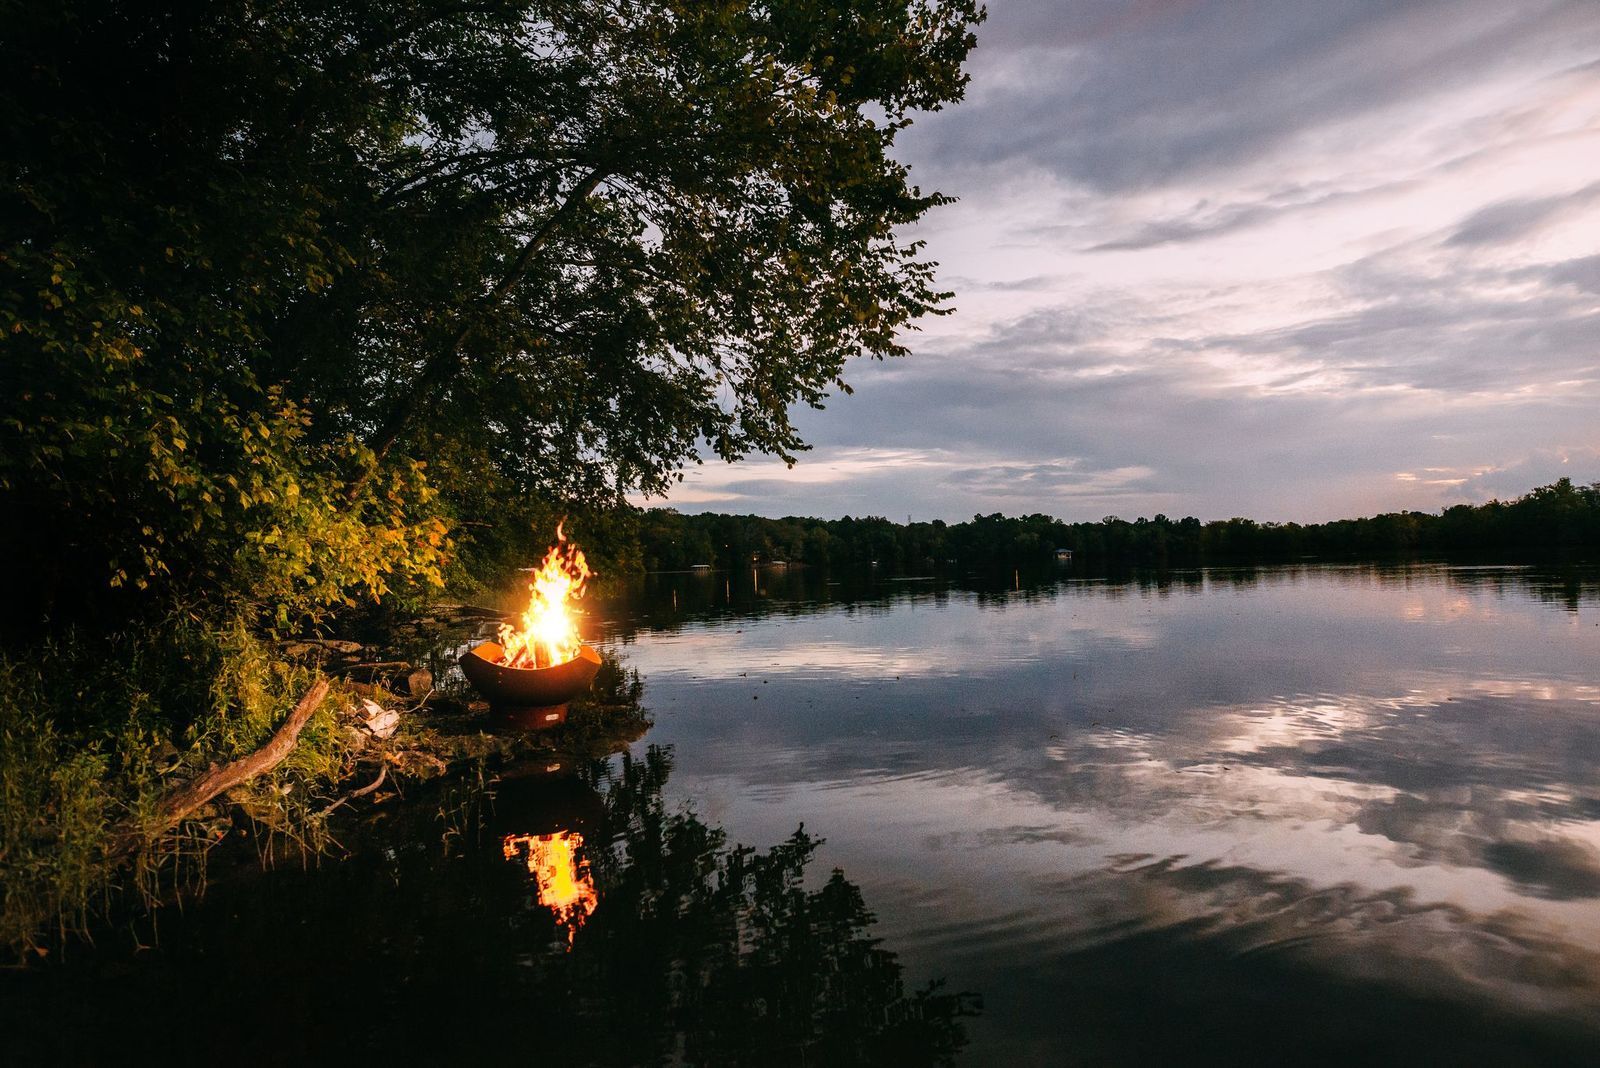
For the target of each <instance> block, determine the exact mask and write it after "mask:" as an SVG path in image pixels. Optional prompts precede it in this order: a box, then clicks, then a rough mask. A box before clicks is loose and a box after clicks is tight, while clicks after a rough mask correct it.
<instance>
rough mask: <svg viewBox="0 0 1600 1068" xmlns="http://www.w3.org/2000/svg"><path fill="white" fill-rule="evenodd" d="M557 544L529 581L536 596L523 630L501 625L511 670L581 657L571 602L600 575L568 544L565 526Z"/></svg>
mask: <svg viewBox="0 0 1600 1068" xmlns="http://www.w3.org/2000/svg"><path fill="white" fill-rule="evenodd" d="M556 542H557V544H555V545H552V546H551V547H550V551H549V552H548V553H546V554H545V558H544V563H543V564H541V565H539V567H538V568H536V569H535V570H534V572H533V576H532V578H531V579H530V580H529V582H528V591H529V593H530V594H531V596H530V597H529V598H528V607H527V608H526V609H524V610H523V613H522V619H521V624H522V626H521V629H518V628H516V627H512V626H510V625H509V624H505V623H502V624H501V625H500V647H501V648H502V649H504V650H505V658H504V659H503V660H501V661H500V663H502V664H504V665H505V666H506V667H514V668H547V667H555V666H556V665H557V664H565V663H566V662H567V661H568V660H571V659H572V658H573V657H575V656H577V655H578V650H579V649H580V648H581V647H582V645H583V642H582V640H581V639H580V638H579V637H578V623H577V620H575V619H574V618H573V616H572V613H571V611H570V610H569V606H568V602H569V601H573V600H576V599H577V598H579V597H582V596H583V585H584V583H585V582H586V581H588V579H589V576H590V575H592V574H594V572H592V571H590V570H589V565H588V563H587V562H586V561H585V560H584V559H583V551H582V550H581V549H579V548H578V547H577V546H576V545H568V544H567V536H566V535H565V534H563V533H562V532H561V527H560V525H557V526H556Z"/></svg>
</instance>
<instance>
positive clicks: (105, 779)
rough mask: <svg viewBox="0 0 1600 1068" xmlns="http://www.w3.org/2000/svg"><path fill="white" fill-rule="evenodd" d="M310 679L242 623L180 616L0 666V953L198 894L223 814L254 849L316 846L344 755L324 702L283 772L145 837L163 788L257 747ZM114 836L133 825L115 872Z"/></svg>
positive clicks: (345, 745)
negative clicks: (142, 845) (237, 819)
mask: <svg viewBox="0 0 1600 1068" xmlns="http://www.w3.org/2000/svg"><path fill="white" fill-rule="evenodd" d="M312 677H313V676H312V672H311V671H310V670H309V669H307V668H305V667H303V666H299V665H295V664H291V663H288V662H285V661H283V660H282V659H280V658H277V657H275V656H274V655H273V651H272V647H271V646H270V645H268V644H267V643H266V642H264V641H262V640H260V639H258V638H256V637H255V636H253V635H252V634H251V633H250V632H249V630H248V629H247V628H246V627H245V626H243V625H242V624H230V625H226V626H222V627H206V626H203V625H201V624H198V623H195V622H193V621H192V620H187V619H177V620H174V621H172V622H170V623H169V624H168V625H166V626H163V627H159V628H154V629H153V630H151V631H149V632H147V633H144V634H141V635H137V636H133V635H124V636H120V637H116V638H112V639H109V640H95V641H92V642H91V641H88V640H85V639H82V638H78V637H71V636H69V637H67V638H65V639H63V640H60V641H52V642H48V643H41V644H40V645H39V646H38V647H36V648H34V649H32V650H27V651H25V652H15V651H13V652H11V653H9V654H6V655H4V656H0V951H3V952H6V953H8V954H11V955H26V954H27V953H29V952H37V951H42V950H45V949H46V948H48V946H49V945H50V944H51V943H52V942H54V941H57V940H59V939H61V938H63V937H65V936H67V935H68V934H70V933H71V932H73V931H83V930H85V929H86V928H87V927H88V925H89V923H90V921H91V920H92V919H93V917H94V916H95V915H97V914H101V913H104V912H105V911H107V910H109V909H111V908H113V907H115V906H116V905H117V904H119V903H122V902H126V901H129V900H132V901H135V902H140V901H142V902H143V903H145V904H149V903H150V902H152V901H154V900H156V899H158V898H160V897H162V896H163V895H166V894H168V893H171V892H172V891H173V890H174V889H178V888H181V887H185V886H193V885H197V884H199V883H203V880H204V875H205V858H206V854H207V852H208V850H209V848H210V846H211V845H212V844H214V843H215V841H216V840H217V839H218V838H219V837H221V836H222V835H223V834H224V833H225V830H226V827H227V826H229V825H231V823H232V816H231V815H230V814H229V813H230V812H231V813H232V814H233V815H238V816H242V817H243V818H245V819H247V820H249V821H250V822H252V823H253V824H255V825H256V827H257V828H259V829H260V830H262V831H264V832H266V833H265V839H264V840H265V841H267V842H269V843H275V844H276V843H285V844H290V845H294V846H299V847H301V848H306V849H315V848H318V847H320V846H321V845H322V844H323V842H324V837H323V836H324V834H325V831H324V830H323V827H322V821H321V819H320V818H318V815H317V814H318V813H319V812H320V811H321V809H322V808H323V807H325V805H326V804H327V801H328V797H327V795H328V792H329V791H330V789H331V786H332V784H333V783H334V782H335V781H336V780H337V778H338V777H339V773H340V772H341V770H342V769H343V768H344V766H345V765H346V762H347V760H348V759H349V757H350V755H351V754H350V744H351V742H350V739H349V738H348V737H347V736H346V735H345V734H344V732H343V731H342V730H341V729H340V728H339V726H338V724H337V715H336V712H335V710H336V709H337V708H338V707H339V706H340V705H341V704H342V703H343V700H342V699H339V698H338V695H335V697H334V698H333V699H330V700H328V701H326V702H324V704H323V707H322V708H320V709H319V710H318V711H317V713H316V714H315V715H314V716H313V717H312V718H311V720H310V722H309V723H307V725H306V726H305V728H304V730H303V731H302V732H301V734H300V739H299V742H298V744H297V745H296V746H295V748H294V750H293V751H292V752H291V754H290V755H289V757H288V758H287V759H286V760H285V761H284V762H283V763H282V764H280V765H279V766H278V767H277V768H276V769H274V770H273V771H271V772H269V773H268V774H265V775H262V776H260V777H259V778H258V779H256V780H254V781H252V782H250V783H248V784H245V785H244V786H241V787H238V788H236V789H235V790H234V791H232V792H231V793H230V794H229V796H228V806H229V809H228V810H224V808H223V806H221V805H213V806H211V807H210V809H209V810H202V812H200V813H196V816H197V819H195V820H191V821H187V822H186V823H185V824H184V825H182V826H180V827H176V828H172V829H170V830H162V831H157V830H156V829H155V828H154V827H153V826H152V824H151V820H152V816H153V813H154V811H155V807H156V804H157V802H158V801H159V799H160V798H161V796H162V795H163V793H165V792H166V791H167V790H168V789H170V788H171V787H172V786H173V785H175V784H177V783H181V782H183V781H184V780H186V779H188V778H190V777H192V776H194V775H196V774H198V773H200V772H202V771H204V770H205V768H206V767H207V766H208V765H210V764H212V763H222V762H225V761H228V760H231V759H234V758H236V757H238V756H241V755H243V754H245V753H248V752H250V751H252V750H254V749H256V748H258V747H259V746H260V745H261V744H263V743H264V742H265V741H266V739H267V738H268V737H270V736H271V734H272V733H273V731H274V730H276V729H277V727H278V726H279V724H281V722H282V721H283V719H284V717H285V716H286V715H287V714H288V711H289V709H290V708H291V707H292V706H293V705H294V703H295V701H296V700H297V699H298V698H299V697H300V695H301V694H302V693H304V691H305V690H306V689H308V688H309V686H310V685H311V682H312ZM129 825H131V826H134V827H136V828H147V829H148V833H147V834H146V835H145V837H146V839H147V840H148V842H149V845H148V847H147V848H146V849H144V850H143V851H142V852H141V853H140V855H139V857H138V859H137V862H136V863H134V864H132V865H127V866H122V867H119V866H118V865H116V864H115V863H114V862H113V861H112V859H111V858H109V857H108V856H107V846H108V845H109V843H110V840H111V838H112V836H113V831H114V829H116V828H120V827H124V826H129ZM273 847H274V848H275V847H276V846H275V845H274V846H273Z"/></svg>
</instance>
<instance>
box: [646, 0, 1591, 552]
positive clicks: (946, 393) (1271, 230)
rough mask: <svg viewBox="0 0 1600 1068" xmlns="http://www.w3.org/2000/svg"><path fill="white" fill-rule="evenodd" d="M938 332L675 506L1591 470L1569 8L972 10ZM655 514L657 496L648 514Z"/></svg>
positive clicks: (1485, 492)
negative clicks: (981, 14) (778, 447)
mask: <svg viewBox="0 0 1600 1068" xmlns="http://www.w3.org/2000/svg"><path fill="white" fill-rule="evenodd" d="M970 69H971V72H972V83H971V86H970V87H969V89H968V94H967V99H966V100H965V101H964V102H963V103H962V104H960V105H959V106H957V107H955V108H952V109H949V110H947V111H944V112H941V113H938V114H934V115H930V116H924V117H922V118H921V120H920V121H919V122H918V123H917V125H916V126H915V127H914V128H913V129H911V130H910V131H908V132H907V133H906V134H905V135H903V138H902V141H901V144H900V152H899V155H900V158H902V159H903V160H905V161H907V162H908V163H910V164H911V166H912V175H913V178H914V179H915V180H916V181H917V182H918V183H919V184H920V185H921V186H922V187H923V188H924V189H939V190H941V191H944V192H948V193H951V194H954V195H956V196H959V197H960V198H961V199H960V202H959V203H957V204H955V205H952V206H949V207H946V208H943V209H940V210H937V211H935V212H934V213H933V214H932V215H931V216H930V218H929V221H928V222H926V223H925V224H924V225H922V226H921V227H919V233H918V236H921V237H924V238H926V240H927V241H928V248H929V253H930V254H931V256H932V257H933V258H934V259H936V260H938V261H939V262H940V264H941V267H940V276H941V279H942V282H943V288H946V289H952V290H954V291H955V293H956V296H955V298H954V301H953V304H954V305H955V307H956V309H957V311H956V313H955V314H954V315H951V316H949V317H946V318H943V319H937V320H932V321H925V323H924V328H923V330H922V331H921V332H920V333H917V334H913V335H911V336H910V339H909V343H910V347H911V349H912V355H911V356H910V357H908V358H906V359H904V360H897V361H892V362H890V363H887V364H872V363H868V362H865V361H858V362H856V363H854V364H853V365H852V366H851V367H850V369H849V371H848V373H847V378H848V380H849V381H850V382H851V383H852V385H853V386H855V389H856V392H855V394H854V395H853V396H849V397H836V398H834V399H833V400H832V401H830V403H829V405H828V407H827V409H826V410H825V411H820V412H814V411H810V410H803V411H801V412H800V413H799V416H798V418H799V423H800V426H801V427H802V430H803V433H804V435H805V437H806V439H807V441H809V442H810V443H811V444H812V445H813V446H814V448H813V450H812V451H811V452H808V453H805V454H803V456H802V457H801V461H800V463H799V464H798V465H797V466H796V467H794V468H793V469H792V470H786V469H785V468H784V465H783V464H782V463H781V462H778V461H773V460H768V459H759V458H758V459H755V460H753V461H749V462H745V463H741V464H737V465H732V466H729V465H724V464H721V463H715V462H711V463H707V464H706V465H705V466H704V467H699V468H692V469H691V470H690V472H689V473H688V476H687V479H686V481H685V483H684V484H683V485H682V486H681V487H680V488H679V489H678V490H677V491H675V492H674V493H673V494H672V496H671V497H670V499H669V500H668V501H667V502H666V503H668V504H670V505H672V506H674V507H678V508H680V509H683V510H685V511H722V512H755V513H759V514H763V515H770V516H780V515H813V516H820V517H835V516H840V515H846V514H851V515H868V514H870V515H885V516H888V517H890V518H893V519H897V520H904V519H905V517H906V516H907V515H911V516H914V517H915V518H917V519H919V520H922V519H933V518H942V519H947V520H959V519H965V518H970V517H971V516H972V515H973V514H974V513H977V512H984V513H987V512H993V511H1000V512H1005V513H1007V514H1013V515H1014V514H1021V513H1027V512H1048V513H1051V514H1053V515H1056V516H1059V517H1061V518H1064V519H1069V520H1083V519H1098V518H1100V517H1101V516H1104V515H1111V514H1115V515H1121V516H1123V517H1125V518H1132V517H1134V516H1137V515H1153V514H1155V513H1157V512H1164V513H1166V514H1168V515H1170V516H1173V517H1178V516H1183V515H1197V516H1199V517H1200V518H1202V519H1216V518H1226V517H1228V516H1232V515H1247V516H1252V517H1254V518H1257V519H1263V520H1299V521H1315V520H1324V519H1331V518H1337V517H1340V516H1347V515H1361V514H1370V513H1372V512H1376V511H1386V510H1391V509H1398V508H1417V509H1425V510H1436V509H1438V508H1440V507H1441V506H1443V505H1446V504H1450V503H1454V502H1458V501H1481V500H1485V499H1487V498H1489V497H1491V496H1502V497H1504V496H1514V495H1517V494H1520V493H1523V492H1525V491H1527V490H1528V489H1530V488H1532V487H1533V486H1535V485H1538V484H1542V483H1546V482H1549V481H1552V480H1554V479H1556V478H1559V477H1561V476H1563V475H1566V476H1570V477H1572V478H1573V479H1574V480H1575V481H1578V482H1593V481H1600V419H1597V418H1596V416H1597V413H1600V255H1597V252H1600V241H1597V239H1600V3H1597V2H1596V0H1517V2H1515V3H1506V2H1505V0H1431V2H1430V0H1416V2H1399V0H1395V2H1360V0H1225V2H1224V0H1072V2H1051V0H991V2H990V4H989V19H988V21H987V22H986V23H984V24H983V25H982V26H980V27H979V30H978V47H977V49H976V51H975V52H974V53H973V58H972V62H971V67H970ZM656 503H660V502H656Z"/></svg>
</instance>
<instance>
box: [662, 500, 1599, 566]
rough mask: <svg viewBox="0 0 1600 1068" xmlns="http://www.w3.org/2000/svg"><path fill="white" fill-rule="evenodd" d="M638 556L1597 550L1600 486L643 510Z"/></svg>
mask: <svg viewBox="0 0 1600 1068" xmlns="http://www.w3.org/2000/svg"><path fill="white" fill-rule="evenodd" d="M638 538H639V547H640V552H639V554H638V556H639V559H640V560H641V561H642V562H643V564H644V566H645V567H646V568H648V569H650V570H679V569H685V568H690V567H693V566H694V565H696V564H709V565H711V566H714V567H719V568H732V567H745V566H749V565H750V564H752V563H759V564H767V563H774V562H777V561H784V562H788V563H800V564H806V565H810V566H831V567H854V566H861V565H870V564H871V563H872V562H874V561H876V562H877V563H878V564H879V565H880V566H881V567H884V568H888V569H893V570H908V569H921V568H930V567H937V566H940V565H944V564H948V563H950V562H957V563H960V564H962V565H965V566H980V567H981V566H986V565H991V564H1007V565H1010V564H1026V563H1032V562H1043V561H1047V560H1050V559H1052V558H1053V557H1054V554H1055V551H1056V550H1057V549H1070V550H1071V551H1072V553H1073V556H1074V559H1075V560H1085V561H1089V562H1107V563H1118V562H1126V563H1153V562H1160V561H1167V560H1193V559H1201V558H1227V559H1264V560H1270V559H1282V558H1292V557H1298V556H1382V555H1394V554H1406V553H1470V552H1494V553H1498V554H1502V555H1503V554H1507V553H1544V552H1577V553H1584V552H1594V551H1596V550H1600V482H1597V483H1594V484H1593V485H1589V486H1577V485H1574V484H1573V482H1572V480H1571V479H1566V478H1563V479H1561V480H1560V481H1558V482H1555V483H1553V484H1551V485H1548V486H1540V487H1539V488H1537V489H1535V490H1533V491H1532V492H1530V493H1528V494H1526V495H1524V496H1522V497H1518V498H1516V499H1514V500H1510V501H1500V500H1493V501H1490V502H1488V503H1487V504H1479V505H1470V504H1460V505H1455V506H1453V507H1450V508H1446V509H1445V510H1444V511H1443V512H1441V513H1438V514H1434V513H1431V512H1387V513H1384V514H1382V515H1375V516H1368V517H1366V518H1363V519H1341V520H1336V521H1334V522H1330V523H1305V524H1302V523H1259V522H1256V521H1255V520H1253V519H1239V518H1235V519H1222V520H1215V521H1213V522H1209V523H1202V522H1201V521H1200V520H1198V519H1196V518H1194V517H1193V516H1186V517H1184V518H1183V519H1170V518H1168V517H1167V516H1164V515H1157V516H1155V517H1154V518H1152V519H1146V518H1143V517H1141V518H1139V519H1135V520H1133V521H1131V522H1130V521H1128V520H1126V519H1120V518H1118V517H1117V516H1107V517H1106V518H1104V519H1102V520H1100V521H1099V522H1097V523H1066V522H1063V521H1061V520H1059V519H1055V518H1053V517H1052V516H1048V515H1041V514H1033V515H1024V516H1017V517H1015V518H1012V517H1007V516H1003V515H1001V514H999V513H998V512H997V513H995V514H993V515H979V516H973V518H972V520H971V521H970V522H965V523H945V522H944V521H942V520H937V519H936V520H933V521H932V522H927V523H894V522H891V521H890V520H888V519H884V518H881V517H877V516H868V517H864V518H859V519H857V518H852V517H849V516H846V517H845V518H843V519H801V518H795V517H788V518H784V519H766V518H763V517H761V516H754V515H720V514H715V513H706V514H702V515H685V514H683V513H681V512H677V511H674V510H672V509H670V508H657V509H652V510H650V511H647V512H645V513H643V514H642V515H641V516H640V517H639V522H638Z"/></svg>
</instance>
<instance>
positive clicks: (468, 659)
mask: <svg viewBox="0 0 1600 1068" xmlns="http://www.w3.org/2000/svg"><path fill="white" fill-rule="evenodd" d="M505 659H506V655H505V649H504V648H502V647H501V646H500V645H499V644H497V643H495V642H484V643H483V644H482V645H478V646H475V647H474V648H472V649H470V650H468V651H467V652H466V653H465V654H463V655H462V657H461V672H462V674H464V675H466V677H467V681H468V682H470V683H472V685H473V686H475V687H477V689H478V692H479V693H481V694H483V696H485V697H487V698H488V699H489V709H490V711H491V713H492V714H493V715H494V716H495V717H496V718H497V719H501V720H504V721H506V722H508V723H510V724H511V725H513V726H519V727H554V726H557V725H558V724H561V723H565V722H566V719H567V702H568V701H571V700H572V699H573V698H574V697H576V696H578V694H580V693H582V692H583V691H585V690H587V689H588V688H589V685H590V683H592V682H594V676H595V672H597V671H599V670H600V654H599V653H597V652H595V651H594V650H593V649H591V648H589V647H588V646H587V645H580V646H579V647H578V655H577V656H575V657H573V658H572V659H571V660H568V661H566V662H565V663H561V664H557V665H555V666H554V667H546V668H533V667H507V666H506V665H505V663H504V660H505Z"/></svg>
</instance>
